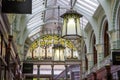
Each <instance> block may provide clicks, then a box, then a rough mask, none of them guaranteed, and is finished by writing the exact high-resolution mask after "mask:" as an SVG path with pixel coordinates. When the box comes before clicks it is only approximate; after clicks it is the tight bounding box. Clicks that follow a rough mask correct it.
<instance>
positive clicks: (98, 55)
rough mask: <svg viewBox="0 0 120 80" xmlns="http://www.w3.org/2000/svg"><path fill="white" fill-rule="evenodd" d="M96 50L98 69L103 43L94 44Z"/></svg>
mask: <svg viewBox="0 0 120 80" xmlns="http://www.w3.org/2000/svg"><path fill="white" fill-rule="evenodd" d="M95 47H96V50H97V61H98V62H97V68H98V69H100V67H101V61H102V60H103V58H104V45H103V44H96V45H95Z"/></svg>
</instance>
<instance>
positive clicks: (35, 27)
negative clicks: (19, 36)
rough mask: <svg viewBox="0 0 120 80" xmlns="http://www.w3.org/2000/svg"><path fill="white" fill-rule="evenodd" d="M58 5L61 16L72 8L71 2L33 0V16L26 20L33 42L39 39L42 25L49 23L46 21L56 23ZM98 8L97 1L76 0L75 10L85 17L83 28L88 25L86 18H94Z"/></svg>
mask: <svg viewBox="0 0 120 80" xmlns="http://www.w3.org/2000/svg"><path fill="white" fill-rule="evenodd" d="M45 1H47V2H45ZM73 1H75V0H73ZM58 5H59V6H60V7H61V9H60V12H61V13H60V14H63V13H65V11H66V10H65V9H69V8H70V0H32V6H33V7H32V14H29V15H27V18H26V19H27V29H28V31H29V35H28V37H30V38H31V40H32V41H34V39H35V38H37V37H39V36H37V34H38V33H39V32H40V30H41V28H42V25H43V24H46V23H47V22H45V21H47V20H49V22H50V19H51V20H52V21H54V20H55V19H56V18H57V11H56V10H57V9H56V8H57V6H58ZM55 6H56V8H55ZM98 6H99V3H98V1H97V0H76V4H75V6H74V10H76V11H77V12H79V13H80V14H82V15H83V17H82V18H81V19H80V22H81V26H82V27H83V28H85V26H86V25H87V23H88V20H87V19H86V17H88V16H89V17H92V16H93V15H94V12H95V11H96V9H97V7H98ZM45 10H46V11H45ZM56 20H57V19H56ZM61 22H62V21H61Z"/></svg>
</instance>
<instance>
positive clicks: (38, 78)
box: [37, 64, 40, 80]
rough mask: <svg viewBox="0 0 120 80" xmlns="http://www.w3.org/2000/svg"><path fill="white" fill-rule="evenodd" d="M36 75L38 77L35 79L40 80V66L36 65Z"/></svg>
mask: <svg viewBox="0 0 120 80" xmlns="http://www.w3.org/2000/svg"><path fill="white" fill-rule="evenodd" d="M37 68H38V69H37V75H38V77H37V80H40V65H39V64H38V65H37Z"/></svg>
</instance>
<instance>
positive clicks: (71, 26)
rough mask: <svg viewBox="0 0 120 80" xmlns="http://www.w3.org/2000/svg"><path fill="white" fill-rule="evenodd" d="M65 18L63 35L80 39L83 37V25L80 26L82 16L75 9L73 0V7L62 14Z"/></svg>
mask: <svg viewBox="0 0 120 80" xmlns="http://www.w3.org/2000/svg"><path fill="white" fill-rule="evenodd" d="M61 17H62V18H63V29H62V37H63V38H65V39H78V38H81V37H82V34H81V27H80V17H82V15H81V14H79V13H78V12H77V11H75V10H73V6H72V0H71V8H70V10H68V11H67V12H66V13H64V14H63V15H62V16H61Z"/></svg>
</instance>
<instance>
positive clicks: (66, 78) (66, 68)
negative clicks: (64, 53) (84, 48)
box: [65, 65, 68, 80]
mask: <svg viewBox="0 0 120 80" xmlns="http://www.w3.org/2000/svg"><path fill="white" fill-rule="evenodd" d="M67 73H68V66H67V65H65V80H68V74H67Z"/></svg>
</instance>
